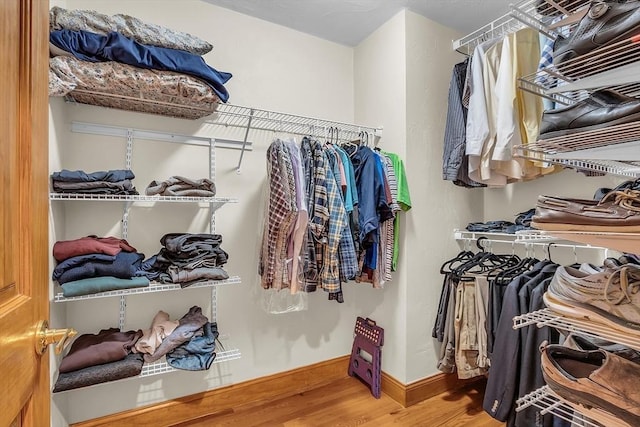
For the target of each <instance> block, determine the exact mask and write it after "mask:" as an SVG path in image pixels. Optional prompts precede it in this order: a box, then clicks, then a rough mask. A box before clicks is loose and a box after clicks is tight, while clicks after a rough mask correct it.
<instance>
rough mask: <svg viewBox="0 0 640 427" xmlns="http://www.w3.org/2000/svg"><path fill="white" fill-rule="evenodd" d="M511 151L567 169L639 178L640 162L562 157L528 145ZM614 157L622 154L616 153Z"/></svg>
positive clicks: (516, 155) (519, 155)
mask: <svg viewBox="0 0 640 427" xmlns="http://www.w3.org/2000/svg"><path fill="white" fill-rule="evenodd" d="M620 145H624V144H620ZM513 152H514V157H521V158H525V159H529V160H534V161H540V162H545V163H550V164H556V165H561V166H564V167H565V168H567V169H575V170H578V171H586V172H595V173H599V174H610V175H617V176H624V177H629V178H640V162H624V161H618V160H585V159H563V158H558V157H555V156H556V155H555V154H549V153H545V152H544V151H535V150H532V149H531V148H530V146H526V145H521V146H517V147H514V148H513ZM581 153H582V152H581V151H575V152H569V154H570V155H572V156H580V154H581ZM616 157H622V156H620V155H618V154H617V153H616Z"/></svg>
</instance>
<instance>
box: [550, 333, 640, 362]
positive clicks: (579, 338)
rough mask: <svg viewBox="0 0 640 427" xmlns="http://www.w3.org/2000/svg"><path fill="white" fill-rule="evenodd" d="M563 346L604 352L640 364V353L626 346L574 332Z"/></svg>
mask: <svg viewBox="0 0 640 427" xmlns="http://www.w3.org/2000/svg"><path fill="white" fill-rule="evenodd" d="M562 345H563V346H565V347H569V348H572V349H574V350H582V351H594V350H604V351H608V352H609V353H613V354H615V355H617V356H620V357H622V358H624V359H627V360H629V361H631V362H634V363H640V351H638V350H634V349H632V348H629V347H627V346H626V345H622V344H618V343H614V342H611V341H607V340H604V339H602V338H596V337H591V336H586V335H580V334H578V333H575V332H574V333H571V334H569V335H568V336H567V338H565V340H564V342H563V343H562Z"/></svg>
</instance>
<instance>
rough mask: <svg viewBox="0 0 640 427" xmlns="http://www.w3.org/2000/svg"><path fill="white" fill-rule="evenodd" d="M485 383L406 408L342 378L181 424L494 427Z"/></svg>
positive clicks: (189, 426)
mask: <svg viewBox="0 0 640 427" xmlns="http://www.w3.org/2000/svg"><path fill="white" fill-rule="evenodd" d="M483 389H484V384H483V383H482V382H479V383H475V384H471V385H470V386H467V387H465V388H464V389H461V390H459V391H456V392H452V393H444V394H441V395H439V396H436V397H433V398H431V399H429V400H425V401H424V402H421V403H418V404H416V405H413V406H411V407H409V408H403V407H402V406H401V405H400V404H398V403H396V402H395V401H394V400H392V399H391V398H390V397H388V396H386V395H384V394H383V395H382V397H381V398H380V399H375V398H374V397H373V396H372V395H371V393H370V391H369V389H368V388H367V386H366V385H364V384H363V383H361V382H360V381H359V380H358V379H355V378H350V377H347V378H344V379H340V380H337V381H334V382H332V383H330V384H327V385H325V386H322V387H319V388H316V389H314V390H310V391H308V392H305V393H300V394H297V395H294V396H290V397H286V398H281V399H276V400H275V401H271V402H255V403H251V404H247V405H244V406H242V407H238V408H234V409H233V410H228V411H225V412H224V413H219V414H214V415H210V416H208V417H206V418H201V419H199V420H197V421H193V422H190V423H186V424H180V425H179V426H180V427H212V426H240V427H258V426H260V427H275V426H283V427H303V426H304V427H308V426H313V427H329V426H331V427H351V426H358V427H360V426H370V427H378V426H408V427H409V426H428V427H436V426H448V427H463V426H464V427H494V426H501V425H503V424H502V423H500V422H498V421H496V420H494V419H493V418H491V417H489V415H487V414H486V413H485V412H484V411H483V410H482V390H483Z"/></svg>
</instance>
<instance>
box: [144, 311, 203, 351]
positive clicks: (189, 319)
mask: <svg viewBox="0 0 640 427" xmlns="http://www.w3.org/2000/svg"><path fill="white" fill-rule="evenodd" d="M208 321H209V319H207V318H206V317H205V316H204V315H203V314H202V309H201V308H200V307H198V306H195V305H194V306H193V307H191V308H190V309H189V312H188V313H187V314H185V315H184V316H183V317H182V318H181V319H180V320H179V321H178V322H179V325H178V327H177V328H175V329H174V330H173V332H171V334H170V335H169V336H168V337H166V338H165V339H164V340H163V341H162V344H160V345H159V346H158V348H156V351H154V352H153V354H145V355H144V361H145V362H146V363H151V362H155V361H156V360H158V359H160V358H161V357H162V356H164V355H165V354H167V353H168V352H170V351H171V350H173V349H175V348H176V347H178V346H179V345H180V344H182V343H184V342H187V341H189V340H190V339H191V337H193V336H194V334H195V333H196V332H197V331H198V330H200V329H201V328H202V327H203V326H204V324H205V323H207V322H208Z"/></svg>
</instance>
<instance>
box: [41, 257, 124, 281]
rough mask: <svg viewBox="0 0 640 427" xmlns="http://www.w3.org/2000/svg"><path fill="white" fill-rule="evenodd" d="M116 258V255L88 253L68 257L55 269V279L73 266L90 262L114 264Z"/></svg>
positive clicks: (53, 275) (53, 276)
mask: <svg viewBox="0 0 640 427" xmlns="http://www.w3.org/2000/svg"><path fill="white" fill-rule="evenodd" d="M115 260H116V256H115V255H107V254H88V255H78V256H74V257H71V258H67V259H65V260H64V261H62V262H61V263H60V264H58V265H57V266H56V268H55V269H54V270H53V274H52V278H53V280H58V279H59V278H60V276H62V274H63V273H64V272H65V271H68V270H70V269H72V268H76V267H80V266H82V265H84V264H86V263H88V262H100V263H105V264H112V263H113V262H114V261H115Z"/></svg>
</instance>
